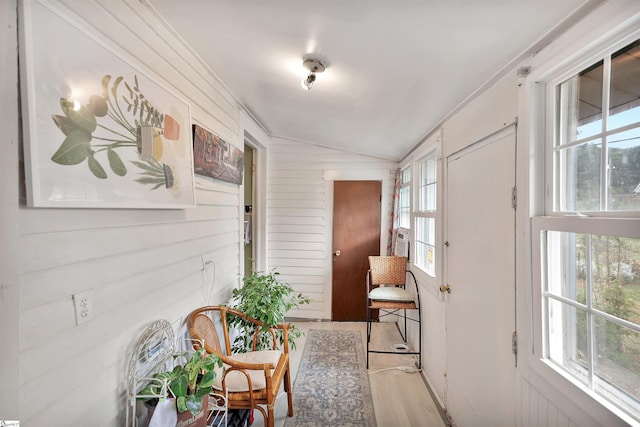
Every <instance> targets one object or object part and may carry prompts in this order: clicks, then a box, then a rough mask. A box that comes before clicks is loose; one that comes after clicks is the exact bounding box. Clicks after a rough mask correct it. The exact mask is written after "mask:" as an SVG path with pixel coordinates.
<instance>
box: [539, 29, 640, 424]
mask: <svg viewBox="0 0 640 427" xmlns="http://www.w3.org/2000/svg"><path fill="white" fill-rule="evenodd" d="M548 87H549V95H550V97H551V99H553V100H554V102H553V105H552V106H550V107H549V108H553V109H554V114H553V115H552V116H553V117H554V121H553V124H552V125H551V126H553V130H552V132H550V133H548V134H552V135H554V138H553V140H552V141H549V142H548V148H549V149H550V150H551V152H552V153H553V154H552V164H553V167H552V168H550V169H549V172H548V173H549V176H547V177H546V179H547V182H552V183H553V186H552V188H553V196H552V199H551V200H549V201H548V203H547V208H546V209H545V210H546V216H539V217H536V218H534V219H533V224H534V230H535V233H534V238H535V237H537V238H539V239H540V240H539V243H540V250H539V251H538V252H537V253H539V254H540V256H541V259H540V266H541V269H542V272H541V275H540V277H541V283H540V286H541V296H542V313H541V315H542V322H541V324H542V325H543V336H542V339H543V343H542V344H543V352H542V353H543V354H542V355H543V359H544V360H546V361H547V362H548V363H550V364H551V365H552V366H554V367H555V368H556V369H557V370H559V371H560V372H562V373H564V374H566V375H569V376H571V377H572V378H573V379H574V380H577V381H578V382H579V383H581V384H582V386H583V388H584V390H585V391H586V392H588V393H589V394H591V395H595V396H596V397H597V398H598V399H604V400H606V401H607V402H609V403H612V404H613V405H615V406H616V407H617V408H618V409H620V410H622V411H624V412H625V413H626V414H628V415H630V416H631V417H633V418H634V419H636V420H640V387H638V384H640V219H639V218H638V217H639V216H640V40H639V41H636V42H634V43H631V44H629V45H627V46H625V47H624V48H622V49H619V50H616V51H612V52H611V53H610V54H607V55H605V56H604V57H603V58H601V59H600V60H599V61H597V62H596V63H595V64H593V65H592V66H590V67H588V68H585V69H584V70H582V71H581V72H579V73H577V74H575V75H574V76H572V77H570V78H568V79H565V80H563V81H561V82H558V83H554V82H549V85H548ZM536 234H537V236H536ZM534 253H535V252H534Z"/></svg>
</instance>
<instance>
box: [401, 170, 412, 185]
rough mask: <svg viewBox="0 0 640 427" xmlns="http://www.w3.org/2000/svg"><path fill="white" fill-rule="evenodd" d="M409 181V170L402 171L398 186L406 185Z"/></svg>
mask: <svg viewBox="0 0 640 427" xmlns="http://www.w3.org/2000/svg"><path fill="white" fill-rule="evenodd" d="M409 181H411V169H410V168H406V169H403V170H402V172H401V173H400V184H408V183H409Z"/></svg>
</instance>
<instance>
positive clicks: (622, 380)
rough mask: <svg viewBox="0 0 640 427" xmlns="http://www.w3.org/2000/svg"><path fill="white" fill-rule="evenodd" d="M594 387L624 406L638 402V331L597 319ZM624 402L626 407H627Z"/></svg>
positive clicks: (639, 363)
mask: <svg viewBox="0 0 640 427" xmlns="http://www.w3.org/2000/svg"><path fill="white" fill-rule="evenodd" d="M595 342H596V351H597V354H598V357H596V358H595V376H594V382H595V383H596V384H595V385H596V387H597V388H600V390H601V391H603V392H604V393H605V394H608V395H612V394H613V395H614V396H615V397H616V398H619V400H621V401H623V402H625V401H626V402H627V405H629V403H631V404H632V405H633V404H634V403H635V406H636V408H637V407H638V405H639V404H640V353H638V349H640V333H638V332H636V331H634V330H631V329H628V328H625V327H624V326H621V325H618V324H615V323H613V322H610V321H607V320H605V319H601V318H596V334H595ZM627 405H625V406H627Z"/></svg>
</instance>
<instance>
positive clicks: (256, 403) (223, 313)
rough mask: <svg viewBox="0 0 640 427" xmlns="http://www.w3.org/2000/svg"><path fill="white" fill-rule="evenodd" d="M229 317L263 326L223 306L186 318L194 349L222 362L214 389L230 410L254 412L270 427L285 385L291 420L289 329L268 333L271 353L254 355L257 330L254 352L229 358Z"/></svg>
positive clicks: (280, 325)
mask: <svg viewBox="0 0 640 427" xmlns="http://www.w3.org/2000/svg"><path fill="white" fill-rule="evenodd" d="M228 316H238V317H240V318H242V319H245V320H247V321H249V322H251V323H253V324H254V325H257V326H262V322H261V321H259V320H256V319H253V318H250V317H249V316H247V315H246V314H244V313H243V312H241V311H238V310H235V309H232V308H229V307H224V306H207V307H201V308H198V309H196V310H194V311H192V312H191V313H190V314H189V316H188V317H187V328H188V331H189V335H190V337H191V338H192V339H193V340H194V347H195V348H198V347H199V346H200V345H202V346H203V347H204V349H205V351H206V352H207V353H213V354H216V355H218V356H219V357H220V359H222V362H223V363H224V368H220V370H219V371H218V372H217V375H216V380H215V382H214V384H213V388H214V389H215V390H217V391H220V392H222V393H223V394H224V393H225V392H226V393H227V394H228V407H229V409H257V410H259V411H260V412H261V413H262V416H263V417H264V424H265V426H267V427H273V425H274V421H275V416H274V406H275V401H276V398H277V396H278V391H279V390H280V386H281V385H284V391H285V392H286V394H287V403H288V416H290V417H291V416H293V399H292V395H291V391H292V390H291V371H290V367H289V344H288V330H289V326H290V325H288V324H279V325H276V326H275V327H273V328H270V329H269V333H270V334H271V335H272V337H273V340H272V341H273V348H272V349H270V350H258V351H256V343H257V340H258V335H259V334H260V333H261V331H260V330H258V331H257V332H256V333H255V334H254V336H253V337H252V342H253V351H250V352H247V353H236V354H232V353H231V344H232V343H231V341H230V338H229V324H228V319H229V317H228ZM212 319H215V320H216V321H214V320H212ZM216 324H218V325H217V326H216ZM278 329H280V330H282V333H283V338H284V344H283V346H282V349H281V350H278V349H277V348H276V347H277V343H276V342H277V340H276V330H278ZM219 332H221V333H219ZM220 336H222V341H221V340H220ZM222 345H224V348H223V347H222ZM223 369H224V371H223ZM265 408H266V410H265Z"/></svg>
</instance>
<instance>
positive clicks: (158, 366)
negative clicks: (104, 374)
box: [126, 320, 227, 427]
mask: <svg viewBox="0 0 640 427" xmlns="http://www.w3.org/2000/svg"><path fill="white" fill-rule="evenodd" d="M175 354H176V340H175V336H174V333H173V328H172V327H171V324H170V323H169V322H167V321H166V320H156V321H154V322H153V323H151V324H150V325H149V326H148V327H147V328H146V329H145V330H144V332H143V333H142V335H141V336H140V338H139V339H138V342H137V343H136V346H135V348H134V351H133V354H132V355H131V359H130V361H129V368H128V370H127V411H126V425H127V426H130V427H138V417H137V415H136V408H137V404H136V402H137V400H138V398H159V399H161V398H166V397H168V396H169V385H168V384H166V380H165V381H163V382H162V381H161V380H158V379H157V378H153V374H154V373H156V372H161V371H166V370H171V369H173V356H174V355H175ZM151 381H161V382H162V384H161V386H162V387H161V392H160V393H159V394H158V395H144V396H143V395H140V394H138V393H139V392H140V390H142V389H143V388H144V387H146V385H147V384H149V383H150V382H151ZM208 409H209V418H208V420H207V425H208V426H213V427H226V425H227V396H226V395H225V396H223V395H221V394H217V393H211V394H210V395H209V408H208Z"/></svg>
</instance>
